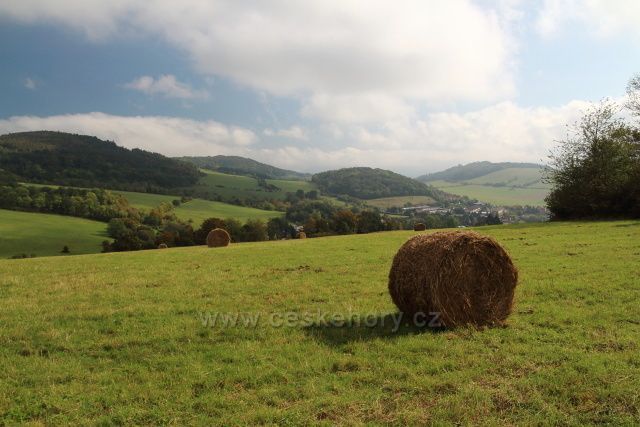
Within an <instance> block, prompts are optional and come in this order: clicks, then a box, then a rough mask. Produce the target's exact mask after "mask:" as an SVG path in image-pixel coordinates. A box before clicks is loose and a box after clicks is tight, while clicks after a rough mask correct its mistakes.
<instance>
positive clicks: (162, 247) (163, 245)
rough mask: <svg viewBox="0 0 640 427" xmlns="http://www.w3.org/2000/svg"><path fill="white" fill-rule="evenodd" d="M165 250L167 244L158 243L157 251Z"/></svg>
mask: <svg viewBox="0 0 640 427" xmlns="http://www.w3.org/2000/svg"><path fill="white" fill-rule="evenodd" d="M167 248H168V246H167V244H166V243H160V244H159V245H158V249H167Z"/></svg>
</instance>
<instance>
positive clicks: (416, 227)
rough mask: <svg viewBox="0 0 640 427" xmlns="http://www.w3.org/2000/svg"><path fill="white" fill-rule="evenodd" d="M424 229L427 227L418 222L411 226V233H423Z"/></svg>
mask: <svg viewBox="0 0 640 427" xmlns="http://www.w3.org/2000/svg"><path fill="white" fill-rule="evenodd" d="M426 229H427V226H426V225H424V224H423V223H421V222H418V223H416V224H415V225H414V226H413V231H424V230H426Z"/></svg>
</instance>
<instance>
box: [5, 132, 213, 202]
mask: <svg viewBox="0 0 640 427" xmlns="http://www.w3.org/2000/svg"><path fill="white" fill-rule="evenodd" d="M1 169H4V170H5V171H7V172H10V173H12V174H14V175H16V176H17V178H18V179H20V180H22V181H27V182H35V183H46V184H58V185H67V186H78V187H101V188H117V189H125V190H135V191H155V190H162V189H169V188H175V187H186V186H190V185H193V184H195V183H197V182H198V179H199V177H200V175H201V173H200V172H199V171H198V168H197V167H195V166H194V165H192V164H189V163H186V162H182V161H179V160H176V159H171V158H168V157H165V156H163V155H161V154H157V153H151V152H148V151H144V150H139V149H133V150H128V149H126V148H123V147H119V146H117V145H116V144H115V143H114V142H111V141H103V140H100V139H98V138H96V137H94V136H87V135H76V134H70V133H63V132H50V131H37V132H22V133H12V134H7V135H2V136H0V170H1Z"/></svg>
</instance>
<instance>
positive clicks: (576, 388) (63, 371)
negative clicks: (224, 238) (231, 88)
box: [0, 221, 640, 425]
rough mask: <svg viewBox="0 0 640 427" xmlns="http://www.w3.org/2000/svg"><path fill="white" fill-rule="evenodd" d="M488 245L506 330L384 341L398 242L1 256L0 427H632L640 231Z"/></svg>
mask: <svg viewBox="0 0 640 427" xmlns="http://www.w3.org/2000/svg"><path fill="white" fill-rule="evenodd" d="M479 231H481V232H483V233H487V234H490V235H493V236H495V237H496V238H497V239H498V240H499V241H500V242H501V243H502V244H503V245H504V246H505V247H506V248H507V250H508V251H509V252H510V253H511V255H512V257H513V258H514V261H515V263H516V265H517V266H518V267H519V269H520V278H521V280H520V285H519V287H518V289H517V292H516V300H517V301H516V308H515V311H514V313H513V315H512V316H511V318H510V321H509V324H508V326H507V327H504V328H495V329H487V330H482V331H478V330H473V329H466V328H461V329H456V330H445V331H419V330H415V329H413V328H409V327H401V328H400V329H399V330H398V331H396V332H393V331H392V329H393V324H392V320H391V319H392V316H393V315H394V313H395V309H394V306H393V305H392V303H391V301H390V298H389V296H388V293H387V273H388V269H389V266H390V264H391V260H392V257H393V255H394V254H395V252H396V250H397V249H398V248H399V247H400V245H401V244H402V243H403V242H404V241H406V239H408V238H409V237H410V236H412V235H414V234H415V233H413V232H407V231H402V232H386V233H378V234H370V235H352V236H339V237H327V238H319V239H306V240H289V241H275V242H263V243H245V244H236V245H232V246H230V247H228V248H222V249H207V248H205V247H196V248H181V249H168V250H162V251H157V250H152V251H143V252H135V253H110V254H101V255H86V256H77V257H65V258H41V259H29V260H3V261H0V277H1V278H2V280H1V281H0V295H2V300H3V310H2V311H1V312H0V324H1V325H2V328H0V354H1V356H0V370H1V371H2V373H3V374H2V376H0V424H14V423H25V422H32V423H35V424H96V423H99V424H104V425H110V424H125V425H126V424H151V425H154V424H177V425H184V424H226V425H234V424H249V425H255V424H316V423H320V424H326V425H330V424H335V423H343V424H359V423H367V424H426V423H443V424H450V423H451V424H453V423H455V424H465V425H466V424H488V425H498V424H507V425H526V424H529V425H531V424H540V423H543V424H549V425H558V424H561V425H584V424H590V423H604V424H607V423H608V424H616V425H620V424H627V425H631V424H637V423H639V422H640V388H638V383H637V380H638V378H640V351H639V350H640V348H639V347H638V346H639V345H640V344H638V342H639V341H640V323H639V320H638V319H640V305H639V304H638V299H639V298H640V274H639V273H638V268H637V266H638V263H639V262H640V239H639V237H640V222H637V221H635V222H631V221H625V222H600V223H586V222H585V223H551V224H535V225H533V224H526V225H524V224H523V225H518V226H501V227H491V228H489V227H487V228H481V229H479ZM238 313H240V314H238ZM287 313H290V314H287ZM227 315H229V316H234V315H237V316H239V317H238V319H239V320H238V322H239V323H236V324H235V326H230V325H231V324H232V323H233V317H226V316H227ZM256 316H257V317H256ZM336 316H342V317H343V318H347V319H351V320H352V321H353V322H352V323H353V324H352V325H351V326H344V325H340V324H339V323H336V322H330V321H329V320H331V319H334V320H336ZM365 316H370V317H365ZM322 319H324V321H323V320H322ZM254 320H255V322H254ZM356 321H360V322H361V323H360V324H357V323H356ZM365 321H366V322H369V321H372V323H373V322H375V324H376V325H377V326H374V327H369V326H367V324H372V323H365ZM225 322H226V326H225V325H224V324H225ZM382 323H384V325H381V324H382ZM252 325H253V326H252Z"/></svg>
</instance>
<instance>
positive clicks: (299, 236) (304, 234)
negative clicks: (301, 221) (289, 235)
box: [298, 231, 307, 239]
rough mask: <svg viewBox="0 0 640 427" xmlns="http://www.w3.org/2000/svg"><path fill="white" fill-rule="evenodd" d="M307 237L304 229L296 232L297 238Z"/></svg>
mask: <svg viewBox="0 0 640 427" xmlns="http://www.w3.org/2000/svg"><path fill="white" fill-rule="evenodd" d="M306 238H307V233H305V232H304V231H301V232H299V233H298V239H306Z"/></svg>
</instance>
